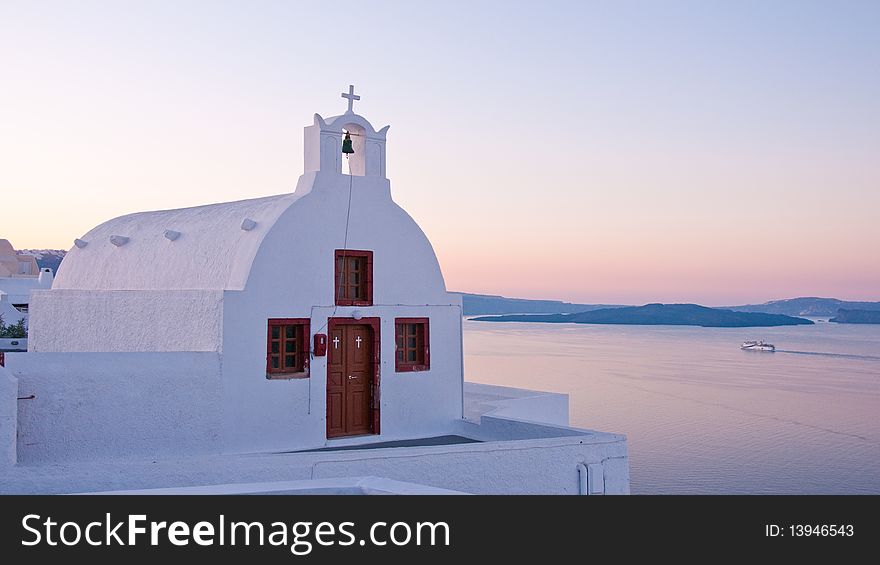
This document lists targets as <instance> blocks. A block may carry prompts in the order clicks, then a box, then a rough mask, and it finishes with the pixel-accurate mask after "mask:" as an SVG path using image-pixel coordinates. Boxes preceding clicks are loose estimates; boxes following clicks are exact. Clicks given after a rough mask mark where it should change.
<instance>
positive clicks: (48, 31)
mask: <svg viewBox="0 0 880 565" xmlns="http://www.w3.org/2000/svg"><path fill="white" fill-rule="evenodd" d="M475 4H476V5H475ZM502 6H503V7H504V9H501V7H502ZM877 29H880V4H878V3H876V2H863V3H862V2H846V3H833V2H826V3H822V2H786V1H779V2H772V3H767V2H735V3H734V2H730V3H726V4H725V3H715V2H712V3H709V2H696V1H694V2H688V1H681V2H662V3H660V2H614V3H608V2H549V3H544V2H542V3H535V2H519V3H518V2H505V3H503V4H498V3H493V2H485V3H473V2H443V3H430V4H429V3H406V4H404V3H400V2H360V3H348V4H345V5H344V6H342V5H338V4H332V3H299V2H296V3H294V2H259V3H249V2H248V3H246V2H198V1H192V2H183V3H181V2H162V1H159V2H124V3H120V2H109V1H108V2H101V1H87V2H77V3H70V2H42V1H38V2H4V3H2V4H0V77H2V88H0V208H2V211H3V214H2V218H3V220H2V224H0V238H7V239H9V240H11V242H12V243H13V245H15V246H16V247H18V248H69V247H70V246H71V244H72V241H73V239H74V238H75V237H79V236H81V235H82V234H84V233H85V232H86V231H88V230H89V229H90V228H91V227H93V226H94V225H96V224H98V223H100V222H102V221H105V220H107V219H109V218H112V217H114V216H118V215H121V214H125V213H130V212H136V211H141V210H151V209H162V208H176V207H183V206H192V205H198V204H203V203H208V202H220V201H225V200H237V199H244V198H253V197H259V196H265V195H270V194H278V193H283V192H289V191H291V190H292V189H293V187H294V186H295V183H296V179H297V177H298V176H299V174H300V173H301V172H302V128H303V126H306V125H309V124H311V122H312V115H313V114H314V113H315V112H318V113H320V114H322V115H323V116H325V117H326V116H330V115H335V114H339V113H341V112H342V111H344V110H345V101H344V100H342V99H341V98H340V97H339V93H340V92H341V91H342V90H344V89H347V86H348V84H350V83H353V84H355V86H356V89H357V91H358V93H359V94H361V95H362V96H363V99H362V100H361V101H360V102H358V103H357V106H356V108H355V109H356V111H358V112H359V113H361V114H363V115H364V116H365V117H367V118H368V119H369V120H371V121H372V122H373V124H374V125H375V126H377V127H381V126H384V125H386V124H391V130H390V132H389V135H388V176H389V178H391V182H392V191H393V194H394V197H395V199H396V201H397V202H398V203H399V204H400V205H401V206H403V207H404V208H405V209H406V210H407V211H409V213H410V214H412V216H413V217H414V218H415V219H416V221H418V222H419V224H420V225H421V226H422V228H423V229H424V230H425V232H426V233H427V235H428V236H429V237H430V238H431V241H432V242H433V244H434V247H435V250H436V252H437V255H438V257H439V259H440V262H441V265H442V267H443V271H444V274H445V277H446V282H447V287H448V288H449V289H450V290H460V291H467V292H478V293H491V294H504V295H507V296H516V297H524V298H555V299H563V300H569V301H577V302H589V303H628V304H638V303H645V302H655V301H657V302H698V303H702V304H708V305H732V304H740V303H747V302H764V301H767V300H771V299H778V298H789V297H794V296H804V295H808V296H834V297H837V298H841V299H852V300H880V259H878V257H880V166H878V162H880V158H878V155H880V73H878V72H877V69H878V68H880V34H878V33H877Z"/></svg>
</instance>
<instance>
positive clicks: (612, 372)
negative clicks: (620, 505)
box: [464, 320, 880, 494]
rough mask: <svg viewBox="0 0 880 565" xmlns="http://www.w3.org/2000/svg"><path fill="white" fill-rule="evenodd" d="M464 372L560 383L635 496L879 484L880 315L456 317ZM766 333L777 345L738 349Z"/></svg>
mask: <svg viewBox="0 0 880 565" xmlns="http://www.w3.org/2000/svg"><path fill="white" fill-rule="evenodd" d="M464 328H465V330H464V340H465V375H466V377H465V378H466V379H467V380H468V381H474V382H480V383H488V384H496V385H504V386H512V387H519V388H528V389H535V390H547V391H553V392H564V393H567V394H569V395H570V418H571V425H573V426H576V427H581V428H588V429H595V430H600V431H607V432H617V433H622V434H625V435H626V436H627V438H628V445H629V457H630V459H629V461H630V473H631V481H632V482H631V488H632V492H633V493H634V494H660V493H688V494H739V493H752V494H759V493H779V494H789V493H792V494H794V493H804V494H832V493H833V494H867V493H871V494H880V325H849V324H834V323H829V322H818V323H817V324H816V325H812V326H791V327H779V328H697V327H685V326H620V325H581V324H539V323H535V324H532V323H497V322H475V321H469V320H467V321H465V322H464ZM757 339H763V340H765V341H767V342H769V343H773V344H775V345H776V348H777V351H776V353H766V352H757V351H742V350H740V348H739V346H740V344H741V343H742V342H743V341H746V340H757Z"/></svg>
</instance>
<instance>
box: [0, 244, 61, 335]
mask: <svg viewBox="0 0 880 565" xmlns="http://www.w3.org/2000/svg"><path fill="white" fill-rule="evenodd" d="M52 278H53V276H52V269H43V270H40V268H39V267H38V266H37V260H36V258H35V257H34V256H33V255H26V254H19V253H16V251H15V248H13V247H12V244H11V243H9V240H8V239H0V314H3V321H4V322H6V323H7V324H9V323H13V322H16V321H18V318H21V317H22V316H20V315H18V317H17V318H16V319H11V317H10V314H12V312H11V310H10V308H9V307H14V308H15V310H17V311H18V312H19V313H20V314H27V312H28V307H29V305H30V301H31V298H30V295H31V291H32V290H46V289H50V288H52Z"/></svg>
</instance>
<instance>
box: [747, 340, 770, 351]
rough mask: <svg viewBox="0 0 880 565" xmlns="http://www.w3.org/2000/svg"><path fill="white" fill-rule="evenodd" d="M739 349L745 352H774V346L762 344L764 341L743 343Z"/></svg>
mask: <svg viewBox="0 0 880 565" xmlns="http://www.w3.org/2000/svg"><path fill="white" fill-rule="evenodd" d="M740 349H743V350H745V351H769V352H771V353H772V352H774V351H776V346H775V345H773V344H772V343H764V340H763V339H762V340H760V341H744V342H743V344H742V346H741V347H740Z"/></svg>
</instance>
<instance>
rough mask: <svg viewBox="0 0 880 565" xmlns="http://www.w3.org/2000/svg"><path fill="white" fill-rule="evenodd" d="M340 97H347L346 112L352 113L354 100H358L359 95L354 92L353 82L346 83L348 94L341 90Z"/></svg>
mask: <svg viewBox="0 0 880 565" xmlns="http://www.w3.org/2000/svg"><path fill="white" fill-rule="evenodd" d="M342 97H343V98H347V99H348V113H349V114H352V113H354V110H353V107H354V101H355V100H360V99H361V97H360V95H358V94H355V93H354V85H353V84H349V85H348V94H346V93H345V92H343V93H342Z"/></svg>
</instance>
